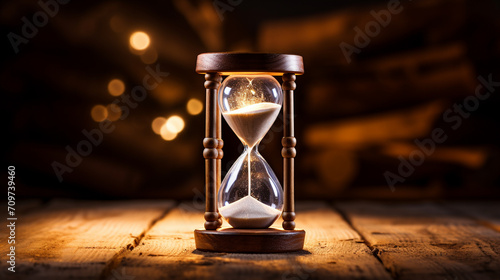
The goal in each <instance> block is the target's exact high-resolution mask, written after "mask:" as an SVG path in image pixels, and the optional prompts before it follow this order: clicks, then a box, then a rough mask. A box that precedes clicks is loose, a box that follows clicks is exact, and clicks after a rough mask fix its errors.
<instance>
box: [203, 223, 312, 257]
mask: <svg viewBox="0 0 500 280" xmlns="http://www.w3.org/2000/svg"><path fill="white" fill-rule="evenodd" d="M305 236H306V232H305V231H304V230H298V229H296V230H283V229H277V228H266V229H234V228H220V229H217V230H199V229H197V230H195V231H194V240H195V242H196V249H198V250H201V251H211V252H226V253H285V252H293V251H300V250H302V248H303V247H304V238H305Z"/></svg>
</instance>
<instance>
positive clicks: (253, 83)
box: [219, 75, 283, 148]
mask: <svg viewBox="0 0 500 280" xmlns="http://www.w3.org/2000/svg"><path fill="white" fill-rule="evenodd" d="M282 103H283V95H282V93H281V86H280V84H279V83H278V81H276V79H275V78H274V77H273V76H270V75H232V76H229V77H227V78H226V79H225V80H224V82H223V83H222V85H221V87H220V88H219V106H220V108H221V112H222V115H223V116H224V118H225V119H226V121H227V123H228V124H229V126H230V127H231V129H232V130H233V131H234V132H235V133H236V135H237V136H238V137H239V138H240V140H241V141H242V142H243V143H244V144H246V145H247V146H249V147H250V148H252V147H253V146H255V145H256V144H257V143H258V142H259V141H260V140H261V139H262V138H263V137H264V135H266V133H267V131H268V130H269V128H271V126H272V124H273V123H274V121H275V119H276V117H277V116H278V113H279V111H280V109H281V104H282Z"/></svg>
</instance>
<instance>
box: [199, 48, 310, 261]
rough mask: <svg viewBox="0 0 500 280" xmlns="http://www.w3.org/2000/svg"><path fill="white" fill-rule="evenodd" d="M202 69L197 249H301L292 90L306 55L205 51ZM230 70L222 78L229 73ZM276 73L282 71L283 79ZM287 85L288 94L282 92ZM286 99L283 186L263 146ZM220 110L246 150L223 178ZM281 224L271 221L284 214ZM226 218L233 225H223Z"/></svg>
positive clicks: (200, 67)
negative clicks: (202, 202) (201, 214)
mask: <svg viewBox="0 0 500 280" xmlns="http://www.w3.org/2000/svg"><path fill="white" fill-rule="evenodd" d="M196 71H197V72H198V73H201V74H205V79H206V82H205V88H206V131H205V139H204V141H203V144H204V146H205V150H204V152H203V155H204V157H205V165H206V168H205V171H206V176H205V181H206V183H205V193H206V209H205V229H204V230H195V242H196V248H197V249H199V250H205V251H219V252H256V253H270V252H289V251H296V250H301V249H302V248H303V244H304V237H305V231H304V230H298V229H295V222H294V220H295V209H294V198H293V191H294V190H293V188H294V186H293V183H294V170H293V169H294V157H295V153H296V152H295V144H296V140H295V137H294V127H293V90H294V89H295V74H303V72H304V70H303V62H302V57H300V56H297V55H285V54H255V53H205V54H200V55H199V56H198V60H197V65H196ZM221 76H227V77H226V78H225V80H224V82H223V83H222V85H221V81H222V77H221ZM273 76H282V79H283V84H282V85H280V84H279V83H278V81H277V80H276V79H275V78H274V77H273ZM282 89H283V91H284V92H283V93H282ZM282 105H283V128H284V129H283V131H284V137H283V139H282V145H283V149H282V150H281V154H282V156H283V158H284V159H283V163H284V170H283V173H284V177H283V188H282V187H281V185H280V182H279V180H278V179H277V178H276V175H275V174H274V172H273V170H272V169H271V167H270V166H269V164H268V163H267V162H266V160H265V159H264V158H263V157H262V156H261V155H260V153H259V151H258V146H259V143H260V141H261V140H262V138H263V137H264V136H265V135H266V133H267V132H268V130H269V129H270V127H271V126H272V124H273V123H274V121H275V120H276V118H277V116H278V115H279V112H280V111H281V109H282ZM221 114H222V116H223V118H224V119H225V121H226V122H227V123H228V125H229V127H230V128H231V129H232V130H233V132H234V133H235V134H236V136H238V138H239V139H240V141H241V142H242V144H243V145H244V147H245V148H244V151H243V153H242V154H241V155H240V156H239V158H238V159H237V160H236V161H235V163H234V164H233V166H232V167H231V169H230V170H229V171H228V173H227V174H226V176H225V178H224V180H223V181H222V182H221V159H222V156H223V152H222V146H223V141H222V139H221ZM280 216H281V217H282V218H283V223H282V227H283V228H275V227H270V226H271V225H272V224H273V223H274V222H275V221H276V220H277V219H278V218H279V217H280ZM223 220H225V221H226V222H227V223H228V224H229V226H230V227H221V226H222V221H223Z"/></svg>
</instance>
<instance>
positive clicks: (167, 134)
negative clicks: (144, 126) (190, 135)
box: [160, 124, 177, 141]
mask: <svg viewBox="0 0 500 280" xmlns="http://www.w3.org/2000/svg"><path fill="white" fill-rule="evenodd" d="M160 135H161V138H163V140H166V141H170V140H174V139H175V137H177V133H176V132H172V131H170V129H168V127H167V124H165V125H163V126H162V127H161V130H160Z"/></svg>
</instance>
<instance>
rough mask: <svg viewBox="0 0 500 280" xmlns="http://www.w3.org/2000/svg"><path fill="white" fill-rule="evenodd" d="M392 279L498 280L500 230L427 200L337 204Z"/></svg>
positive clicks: (499, 274)
mask: <svg viewBox="0 0 500 280" xmlns="http://www.w3.org/2000/svg"><path fill="white" fill-rule="evenodd" d="M338 207H339V209H340V210H341V211H343V212H344V214H345V215H346V217H347V218H348V219H349V220H350V222H351V223H352V225H353V227H354V228H355V229H357V230H358V232H360V234H361V235H362V236H364V238H366V240H367V241H368V243H369V245H370V246H372V247H373V248H374V249H375V250H378V257H379V258H380V260H381V261H382V262H383V264H384V266H385V267H386V268H387V269H388V270H390V271H391V273H392V275H393V276H394V277H396V278H397V279H426V280H427V279H440V280H442V279H499V276H500V233H498V232H496V231H494V230H492V229H489V228H487V227H484V226H481V225H480V224H478V223H476V222H475V221H473V220H471V219H469V218H467V217H464V216H462V215H459V214H456V213H454V212H452V211H450V210H448V209H446V208H444V207H441V206H439V205H436V204H433V203H404V204H402V203H400V204H384V203H375V202H356V203H339V204H338Z"/></svg>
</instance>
